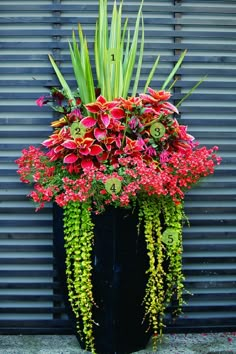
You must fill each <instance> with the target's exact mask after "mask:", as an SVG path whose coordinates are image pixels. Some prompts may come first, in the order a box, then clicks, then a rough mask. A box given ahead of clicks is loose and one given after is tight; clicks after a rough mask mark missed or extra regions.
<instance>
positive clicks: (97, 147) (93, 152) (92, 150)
mask: <svg viewBox="0 0 236 354" xmlns="http://www.w3.org/2000/svg"><path fill="white" fill-rule="evenodd" d="M102 152H103V148H102V147H101V146H100V145H97V144H94V145H92V146H91V148H90V153H89V154H90V155H91V156H97V155H99V154H101V153H102Z"/></svg>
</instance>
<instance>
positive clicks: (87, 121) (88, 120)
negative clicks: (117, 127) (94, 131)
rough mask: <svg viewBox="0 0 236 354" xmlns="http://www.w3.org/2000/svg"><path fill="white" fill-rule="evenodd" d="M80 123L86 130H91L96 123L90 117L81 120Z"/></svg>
mask: <svg viewBox="0 0 236 354" xmlns="http://www.w3.org/2000/svg"><path fill="white" fill-rule="evenodd" d="M81 123H82V124H83V125H84V126H85V127H86V128H92V127H94V125H96V123H97V121H96V119H94V118H92V117H85V118H83V119H82V120H81Z"/></svg>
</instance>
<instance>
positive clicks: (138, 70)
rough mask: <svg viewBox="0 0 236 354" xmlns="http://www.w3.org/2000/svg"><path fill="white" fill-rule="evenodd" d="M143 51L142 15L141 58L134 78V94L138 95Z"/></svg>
mask: <svg viewBox="0 0 236 354" xmlns="http://www.w3.org/2000/svg"><path fill="white" fill-rule="evenodd" d="M143 51H144V21H143V17H142V37H141V42H140V49H139V60H138V66H137V71H136V75H135V80H134V86H133V91H132V96H136V94H137V90H138V84H139V79H140V73H141V68H142V62H143Z"/></svg>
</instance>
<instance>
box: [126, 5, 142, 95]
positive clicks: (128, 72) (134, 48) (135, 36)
mask: <svg viewBox="0 0 236 354" xmlns="http://www.w3.org/2000/svg"><path fill="white" fill-rule="evenodd" d="M142 6H143V1H142V2H141V5H140V8H139V12H138V15H137V19H136V23H135V30H134V34H133V38H132V44H131V48H130V51H129V57H128V63H127V69H126V71H123V72H124V87H123V92H122V96H123V97H127V96H128V92H129V87H130V82H131V79H132V74H133V69H134V66H135V59H136V51H137V46H138V37H139V25H140V18H141V14H142Z"/></svg>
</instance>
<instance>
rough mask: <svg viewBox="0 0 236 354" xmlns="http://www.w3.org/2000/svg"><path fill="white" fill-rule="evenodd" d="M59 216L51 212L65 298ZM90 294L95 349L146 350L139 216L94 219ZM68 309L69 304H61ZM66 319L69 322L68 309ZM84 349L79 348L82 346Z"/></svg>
mask: <svg viewBox="0 0 236 354" xmlns="http://www.w3.org/2000/svg"><path fill="white" fill-rule="evenodd" d="M62 216H63V211H62V209H61V208H59V207H58V206H57V205H54V208H53V226H54V249H55V256H56V258H57V259H58V260H59V261H58V262H57V264H58V273H59V277H60V280H61V284H62V287H63V291H64V294H65V296H66V294H67V290H66V277H65V262H64V260H65V250H64V236H63V220H62ZM94 223H95V239H94V251H93V287H94V288H93V292H94V298H95V301H96V303H97V305H98V308H94V319H95V321H96V322H98V323H99V326H95V327H94V331H95V332H94V334H95V345H96V349H97V352H98V353H100V354H115V353H117V354H125V353H131V352H134V351H138V350H141V349H143V348H145V346H146V344H147V342H148V339H149V336H148V335H147V333H146V332H145V329H146V327H145V325H143V324H142V320H143V316H144V309H143V306H142V300H143V297H144V294H145V285H146V281H147V278H146V274H145V272H146V269H147V266H148V265H147V255H146V245H145V240H144V236H143V234H142V233H140V235H138V233H137V223H138V216H137V212H134V213H133V212H132V211H131V210H126V209H122V208H117V209H116V208H108V210H107V211H106V212H105V213H103V214H100V215H96V216H95V215H94ZM65 302H66V304H67V305H68V302H67V300H65ZM68 314H69V316H70V317H71V318H72V323H73V314H72V313H71V310H70V308H68ZM80 344H81V346H82V348H83V343H80Z"/></svg>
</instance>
